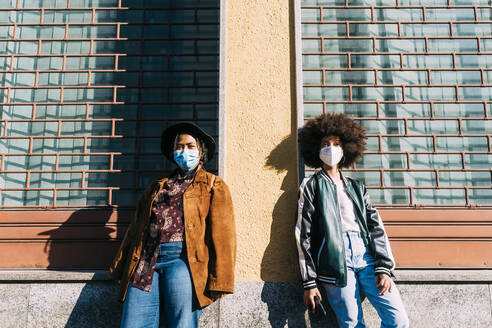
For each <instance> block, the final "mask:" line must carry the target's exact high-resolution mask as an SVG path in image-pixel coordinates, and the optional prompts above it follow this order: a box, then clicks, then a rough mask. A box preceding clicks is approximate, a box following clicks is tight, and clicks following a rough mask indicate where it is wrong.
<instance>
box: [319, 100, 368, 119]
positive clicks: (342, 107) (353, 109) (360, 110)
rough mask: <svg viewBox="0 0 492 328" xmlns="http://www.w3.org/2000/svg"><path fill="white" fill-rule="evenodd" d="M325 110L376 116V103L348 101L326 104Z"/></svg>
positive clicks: (358, 115)
mask: <svg viewBox="0 0 492 328" xmlns="http://www.w3.org/2000/svg"><path fill="white" fill-rule="evenodd" d="M326 112H327V113H330V112H335V113H345V114H347V115H350V116H352V117H376V116H377V109H376V104H365V103H348V104H326Z"/></svg>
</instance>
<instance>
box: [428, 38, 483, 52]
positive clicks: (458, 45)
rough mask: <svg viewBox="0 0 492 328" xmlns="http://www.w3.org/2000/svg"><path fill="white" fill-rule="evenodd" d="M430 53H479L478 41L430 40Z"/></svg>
mask: <svg viewBox="0 0 492 328" xmlns="http://www.w3.org/2000/svg"><path fill="white" fill-rule="evenodd" d="M428 45H429V51H430V52H459V51H463V52H465V51H470V52H471V51H478V43H477V40H476V39H429V43H428Z"/></svg>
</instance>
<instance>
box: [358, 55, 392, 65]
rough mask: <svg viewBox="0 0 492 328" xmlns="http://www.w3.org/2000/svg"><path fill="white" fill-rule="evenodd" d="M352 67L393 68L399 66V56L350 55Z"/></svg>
mask: <svg viewBox="0 0 492 328" xmlns="http://www.w3.org/2000/svg"><path fill="white" fill-rule="evenodd" d="M350 65H351V67H352V68H395V67H398V68H399V67H400V56H397V55H352V56H350Z"/></svg>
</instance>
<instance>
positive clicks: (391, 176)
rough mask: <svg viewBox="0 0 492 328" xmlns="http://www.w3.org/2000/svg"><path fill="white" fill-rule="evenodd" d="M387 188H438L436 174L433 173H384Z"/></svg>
mask: <svg viewBox="0 0 492 328" xmlns="http://www.w3.org/2000/svg"><path fill="white" fill-rule="evenodd" d="M383 177H384V185H385V186H412V187H424V186H429V187H433V186H436V185H437V184H436V173H435V172H432V171H417V172H399V171H396V172H384V174H383Z"/></svg>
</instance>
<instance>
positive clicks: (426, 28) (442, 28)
mask: <svg viewBox="0 0 492 328" xmlns="http://www.w3.org/2000/svg"><path fill="white" fill-rule="evenodd" d="M400 26H401V35H402V36H449V35H450V30H449V24H401V25H400Z"/></svg>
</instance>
